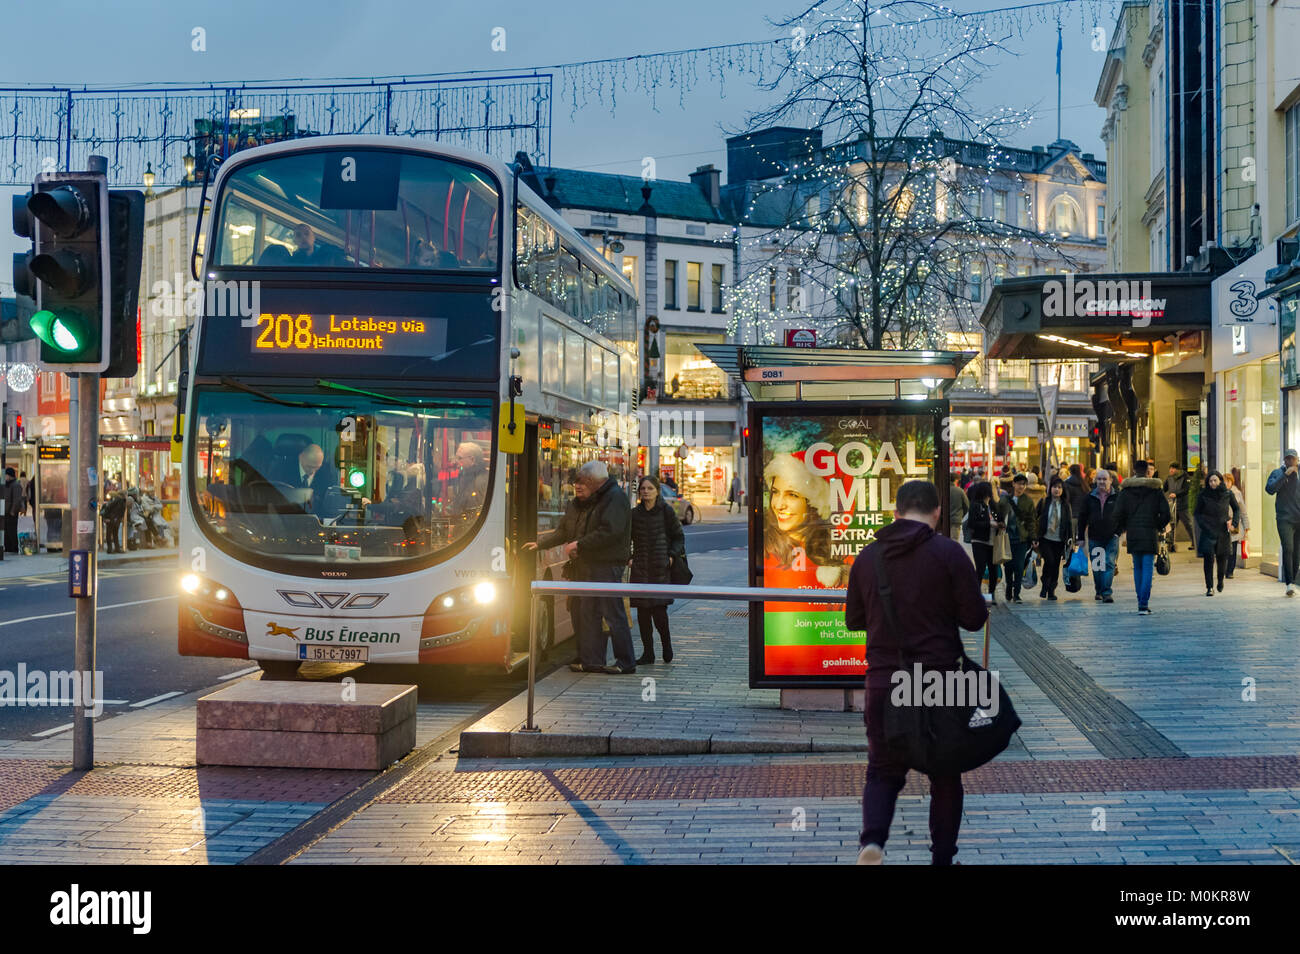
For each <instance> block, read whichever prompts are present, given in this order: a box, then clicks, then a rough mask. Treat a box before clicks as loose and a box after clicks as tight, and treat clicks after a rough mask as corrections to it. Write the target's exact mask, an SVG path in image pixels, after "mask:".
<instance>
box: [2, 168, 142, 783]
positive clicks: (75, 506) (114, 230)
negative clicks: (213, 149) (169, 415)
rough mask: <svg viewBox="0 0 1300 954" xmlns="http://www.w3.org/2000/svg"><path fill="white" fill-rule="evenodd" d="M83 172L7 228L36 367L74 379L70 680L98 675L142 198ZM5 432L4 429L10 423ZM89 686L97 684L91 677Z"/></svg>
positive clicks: (27, 206)
mask: <svg viewBox="0 0 1300 954" xmlns="http://www.w3.org/2000/svg"><path fill="white" fill-rule="evenodd" d="M88 165H89V168H88V169H87V170H86V171H84V172H51V173H44V174H42V175H41V176H39V177H38V178H37V180H36V182H35V183H34V184H33V186H32V191H31V192H30V193H28V194H27V195H24V196H15V197H14V200H13V228H14V232H15V233H16V234H17V235H19V236H20V237H22V238H28V239H31V241H32V248H31V251H29V252H25V253H18V254H15V255H14V263H13V264H14V290H15V291H16V292H17V293H18V294H19V295H23V296H26V297H29V298H33V299H35V302H36V310H35V312H34V313H33V314H32V316H31V318H30V319H29V322H30V325H31V329H32V331H33V332H35V334H36V337H38V338H39V339H40V340H41V367H42V368H43V369H44V370H47V371H62V372H64V373H66V374H68V375H69V376H70V377H72V378H74V379H75V386H74V387H73V389H72V395H71V400H70V401H69V415H68V418H69V425H70V431H71V435H72V477H71V479H70V480H69V481H68V491H69V508H68V511H69V512H68V517H69V519H71V520H72V521H74V523H73V530H74V532H73V537H72V539H73V542H72V548H71V550H72V552H71V554H70V558H69V562H68V595H69V596H70V597H74V598H76V600H77V603H76V611H75V612H76V620H77V623H76V627H77V628H76V646H75V651H74V655H75V666H76V671H77V672H78V673H79V674H81V676H82V678H83V679H85V678H86V676H87V675H88V674H93V673H94V671H95V603H96V595H95V594H96V591H97V589H98V587H97V586H96V579H95V577H96V562H97V561H96V560H95V553H96V541H95V538H96V527H97V525H98V520H97V519H96V512H97V509H98V508H97V506H96V504H97V502H98V497H99V474H98V473H97V467H98V449H99V380H100V375H101V374H106V375H107V376H109V377H131V376H133V375H134V374H135V373H136V371H137V370H138V367H137V366H138V363H139V357H138V355H137V352H136V323H137V320H138V317H137V312H136V297H137V295H138V292H139V286H140V268H141V265H142V258H143V245H144V193H142V192H139V191H136V190H112V191H110V190H109V188H108V160H107V159H105V158H104V157H103V156H91V157H90V159H89V161H88ZM6 423H7V422H6ZM85 684H87V685H92V684H95V682H94V680H93V677H92V678H90V679H87V680H86V682H85ZM94 707H95V700H93V699H85V698H78V699H77V700H76V705H75V707H74V717H73V723H72V752H73V755H72V764H73V768H75V769H78V770H86V769H90V768H92V767H93V766H94V763H95V741H94V722H93V718H92V712H93V710H94Z"/></svg>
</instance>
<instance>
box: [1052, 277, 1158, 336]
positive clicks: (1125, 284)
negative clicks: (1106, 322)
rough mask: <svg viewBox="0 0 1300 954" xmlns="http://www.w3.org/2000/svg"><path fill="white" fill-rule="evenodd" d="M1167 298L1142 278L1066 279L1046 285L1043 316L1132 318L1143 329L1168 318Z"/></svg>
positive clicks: (1134, 324)
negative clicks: (1154, 321)
mask: <svg viewBox="0 0 1300 954" xmlns="http://www.w3.org/2000/svg"><path fill="white" fill-rule="evenodd" d="M1166 302H1167V299H1165V298H1156V297H1154V296H1153V295H1152V292H1151V282H1150V281H1147V280H1139V279H1124V278H1120V279H1104V280H1099V281H1092V280H1090V279H1086V278H1085V279H1082V280H1080V281H1077V282H1076V281H1075V280H1074V275H1072V274H1068V275H1066V276H1065V280H1064V281H1061V280H1058V279H1050V280H1048V281H1045V282H1043V316H1044V317H1045V318H1093V317H1101V316H1105V317H1111V318H1132V319H1133V326H1134V327H1136V328H1142V327H1145V326H1146V325H1149V324H1150V323H1151V319H1152V318H1163V317H1164V316H1165V304H1166Z"/></svg>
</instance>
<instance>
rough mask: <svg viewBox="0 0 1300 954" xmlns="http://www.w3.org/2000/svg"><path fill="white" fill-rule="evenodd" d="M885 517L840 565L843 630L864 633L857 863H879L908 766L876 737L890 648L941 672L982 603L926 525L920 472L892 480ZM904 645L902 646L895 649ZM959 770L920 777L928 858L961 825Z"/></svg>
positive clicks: (954, 545)
mask: <svg viewBox="0 0 1300 954" xmlns="http://www.w3.org/2000/svg"><path fill="white" fill-rule="evenodd" d="M895 500H896V502H895V505H894V506H895V508H896V510H895V513H894V522H893V523H891V524H889V525H887V526H885V527H883V528H881V529H880V530H879V531H878V532H877V533H876V539H875V542H874V543H872V544H870V545H868V547H867V548H866V549H865V550H863V552H862V553H861V554H860V555H859V556H858V558H857V559H856V560H854V562H853V569H852V570H851V571H850V573H849V584H848V594H847V603H846V605H845V608H844V620H845V623H846V624H847V627H848V628H849V629H851V630H866V633H867V678H866V713H865V716H866V723H867V784H866V787H865V789H864V790H863V793H862V834H861V836H860V838H859V842H860V844H861V845H862V849H861V851H860V852H859V854H858V864H880V863H881V861H882V860H883V858H884V845H885V841H886V839H887V838H888V837H889V826H890V823H891V822H892V821H893V818H894V803H895V801H896V800H897V798H898V792H899V790H900V789H901V788H902V787H903V782H904V781H905V780H906V778H907V770H908V766H907V765H906V764H905V763H904V762H902V761H901V760H899V759H898V758H897V756H896V755H894V754H893V753H892V752H891V751H890V749H889V747H888V745H887V743H886V742H885V727H884V719H885V706H886V705H888V704H889V696H890V691H891V682H892V677H893V674H894V673H895V672H896V671H898V669H899V655H900V651H902V654H903V661H904V663H905V666H910V665H912V664H913V663H920V664H921V665H922V666H924V667H926V668H928V669H937V670H944V671H950V670H952V669H954V668H955V667H956V666H957V665H958V661H959V660H960V658H961V653H962V644H961V636H960V635H959V634H958V632H957V630H958V627H960V628H962V629H967V630H977V629H979V628H980V627H982V626H983V625H984V622H985V620H987V619H988V616H989V611H988V608H987V607H986V606H985V604H984V598H983V597H982V596H981V595H980V583H979V580H978V579H977V578H976V576H975V567H974V566H972V564H971V561H970V558H969V557H968V556H967V555H966V551H965V550H963V549H962V547H961V544H960V543H958V542H957V541H955V540H952V539H949V538H948V537H945V536H943V535H942V534H939V533H936V532H935V530H936V528H937V527H938V525H939V520H940V515H941V514H942V510H941V508H940V506H939V489H938V488H937V487H935V486H934V484H932V483H930V482H929V481H925V480H909V481H907V482H906V483H905V484H903V485H902V486H901V487H899V488H898V495H897V497H896V498H895ZM877 546H879V547H881V555H882V556H883V558H884V562H885V566H886V574H887V577H888V580H889V585H890V589H891V590H892V594H893V595H892V599H891V602H892V603H893V606H894V616H895V618H896V619H895V621H896V623H897V625H898V628H899V629H900V630H901V632H891V631H890V627H889V626H887V625H886V623H885V613H884V609H883V608H882V606H881V602H880V591H879V589H878V587H877V585H876V571H875V555H874V554H872V553H871V552H870V551H871V550H872V549H873V548H874V547H877ZM904 644H905V646H906V649H905V650H904V648H903V647H904ZM961 807H962V785H961V776H960V775H952V776H943V777H937V778H936V777H931V778H930V842H931V844H930V854H931V859H932V861H933V863H934V864H937V865H947V864H951V863H952V856H953V855H955V854H956V853H957V832H958V830H959V829H960V827H961Z"/></svg>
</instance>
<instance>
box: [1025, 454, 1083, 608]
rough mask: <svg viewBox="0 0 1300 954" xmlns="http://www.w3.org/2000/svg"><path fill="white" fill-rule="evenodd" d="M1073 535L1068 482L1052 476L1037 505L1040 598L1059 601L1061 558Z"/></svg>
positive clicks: (1036, 543)
mask: <svg viewBox="0 0 1300 954" xmlns="http://www.w3.org/2000/svg"><path fill="white" fill-rule="evenodd" d="M1073 536H1074V521H1073V520H1072V519H1071V516H1070V504H1069V500H1068V499H1067V498H1066V496H1065V481H1063V480H1062V479H1061V478H1060V477H1053V478H1052V482H1051V484H1050V485H1049V487H1048V492H1047V496H1046V497H1044V498H1043V499H1042V501H1040V502H1039V504H1038V540H1037V541H1035V543H1034V547H1035V549H1037V550H1038V555H1039V556H1041V557H1042V558H1043V575H1042V577H1041V580H1042V589H1041V590H1039V593H1038V597H1039V599H1045V600H1051V601H1053V602H1055V601H1056V585H1057V583H1058V582H1059V581H1060V578H1061V558H1062V557H1063V556H1064V555H1065V551H1066V548H1067V547H1068V546H1069V545H1070V541H1071V539H1072V538H1073Z"/></svg>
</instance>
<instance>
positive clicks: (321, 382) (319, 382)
mask: <svg viewBox="0 0 1300 954" xmlns="http://www.w3.org/2000/svg"><path fill="white" fill-rule="evenodd" d="M316 386H317V387H318V388H329V389H330V390H331V391H347V392H348V393H350V394H364V395H365V396H366V397H371V398H374V399H375V400H377V401H387V402H388V403H389V404H400V405H401V406H402V407H413V408H417V409H419V410H422V411H427V410H430V408H429V405H427V404H421V403H420V402H419V401H408V400H406V399H405V398H399V397H393V396H392V395H391V394H380V393H379V392H378V391H367V390H365V389H364V388H354V387H351V386H350V385H347V384H339V383H338V382H337V381H326V380H325V379H323V378H317V379H316Z"/></svg>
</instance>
